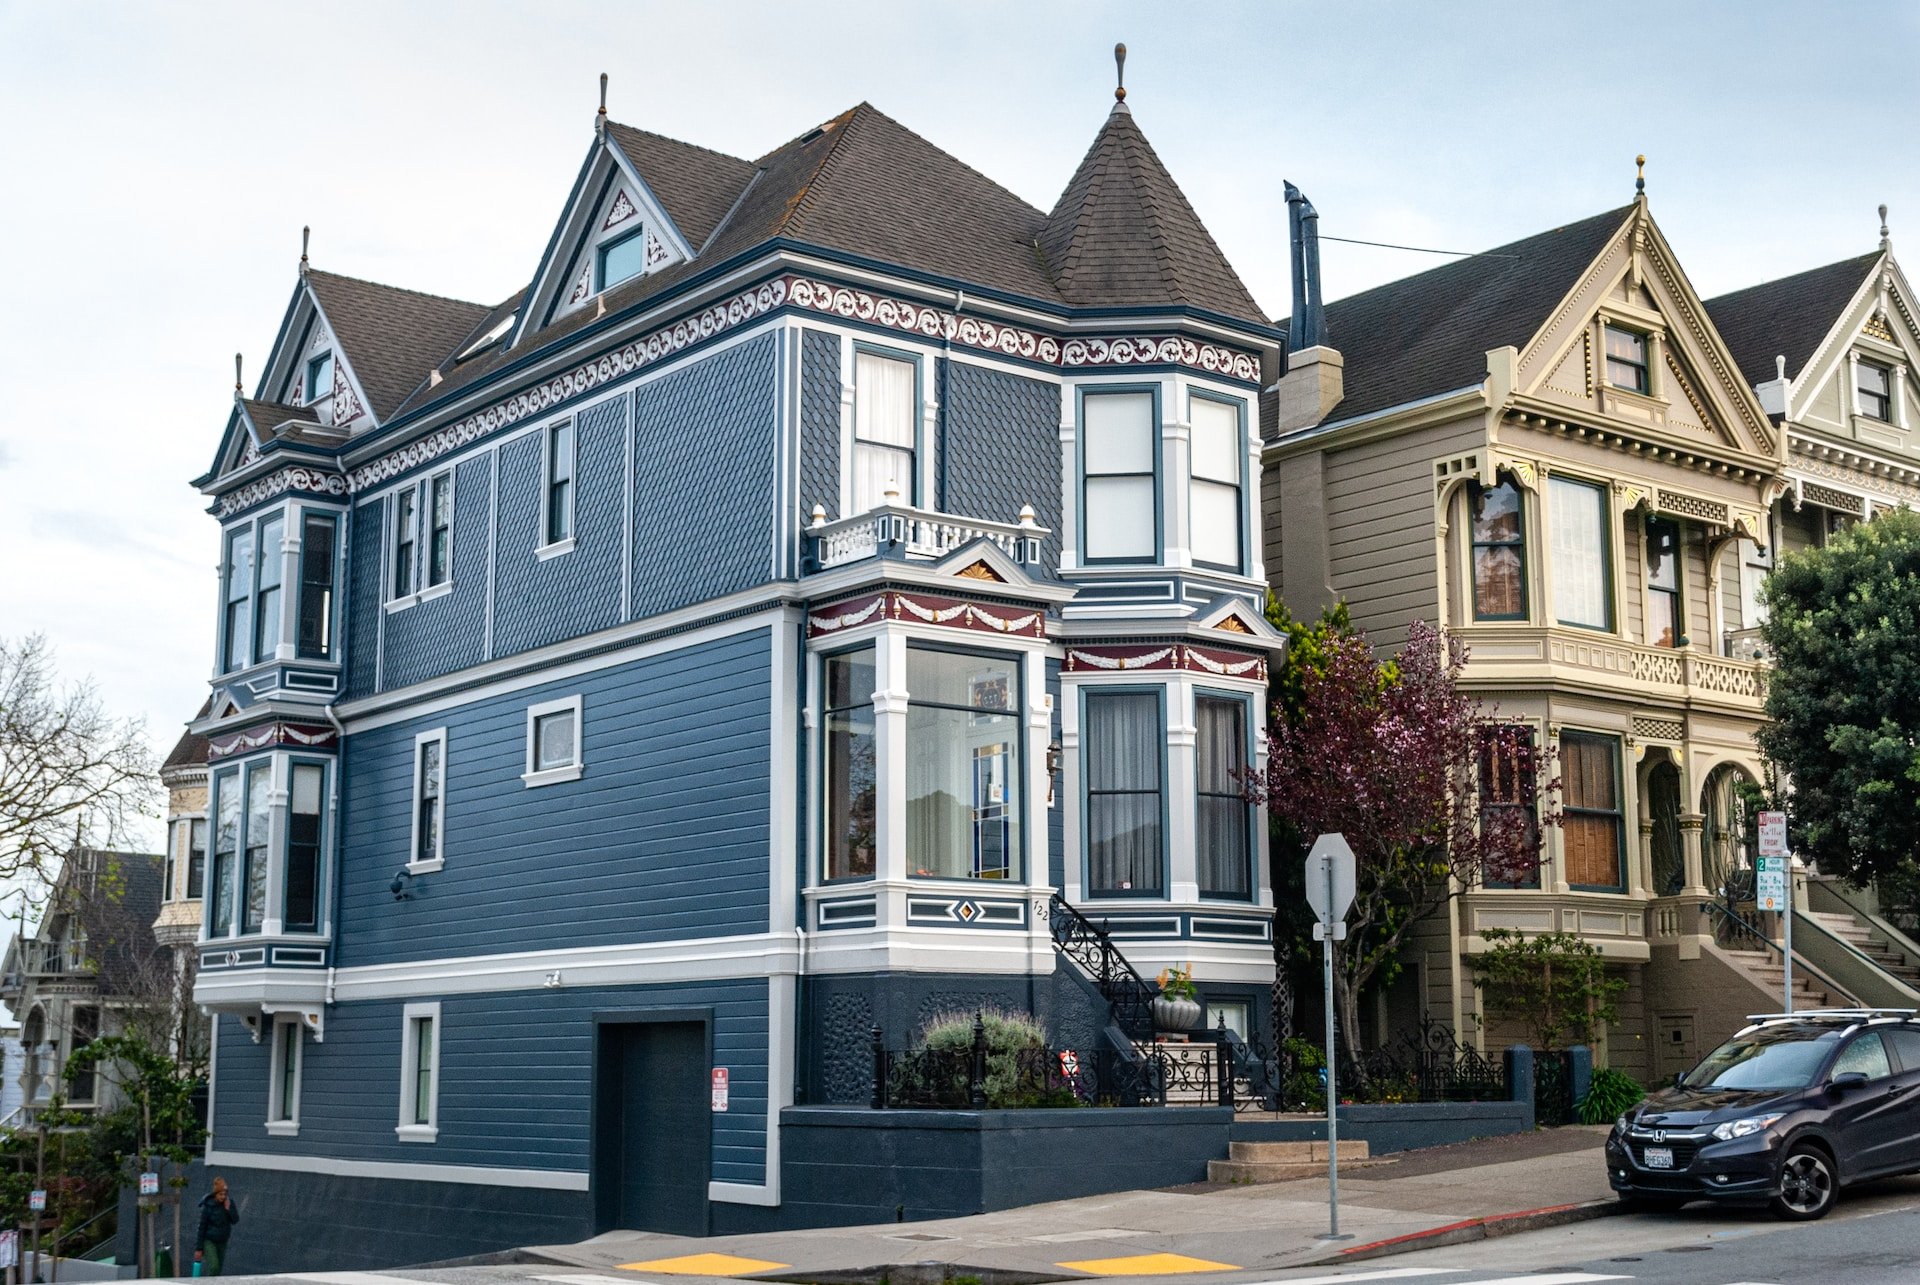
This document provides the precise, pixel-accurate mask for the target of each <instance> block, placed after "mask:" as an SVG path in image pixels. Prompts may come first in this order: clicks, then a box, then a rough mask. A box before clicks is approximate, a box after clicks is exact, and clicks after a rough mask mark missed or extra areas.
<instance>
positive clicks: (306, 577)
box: [296, 516, 334, 660]
mask: <svg viewBox="0 0 1920 1285" xmlns="http://www.w3.org/2000/svg"><path fill="white" fill-rule="evenodd" d="M333 536H334V520H333V519H332V518H331V517H326V516H309V517H307V519H306V520H305V521H304V522H303V523H302V524H301V536H300V624H299V640H298V642H297V643H296V651H297V654H298V655H300V656H301V657H303V658H307V659H313V660H324V659H326V658H327V657H328V656H330V655H332V654H333V560H334V559H333V543H334V542H333Z"/></svg>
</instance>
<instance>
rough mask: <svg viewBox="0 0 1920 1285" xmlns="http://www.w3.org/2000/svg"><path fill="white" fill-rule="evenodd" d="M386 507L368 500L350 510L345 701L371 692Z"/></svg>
mask: <svg viewBox="0 0 1920 1285" xmlns="http://www.w3.org/2000/svg"><path fill="white" fill-rule="evenodd" d="M385 516H386V506H385V505H384V504H383V503H382V502H381V501H379V500H368V501H366V502H365V503H363V504H360V505H357V506H356V507H355V508H354V510H353V549H352V558H351V563H352V565H351V572H352V575H353V580H352V583H351V584H349V585H348V587H347V602H346V609H347V628H346V636H347V680H346V685H347V692H346V694H347V698H348V699H349V700H352V699H354V698H356V697H360V696H369V695H371V694H372V693H373V675H374V662H375V661H376V660H378V659H379V656H378V653H377V651H376V648H377V646H378V644H379V640H380V635H379V628H380V527H381V523H382V520H383V519H384V517H385Z"/></svg>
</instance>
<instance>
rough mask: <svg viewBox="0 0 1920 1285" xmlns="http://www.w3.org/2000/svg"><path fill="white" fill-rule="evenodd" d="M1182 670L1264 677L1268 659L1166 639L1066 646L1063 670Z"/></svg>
mask: <svg viewBox="0 0 1920 1285" xmlns="http://www.w3.org/2000/svg"><path fill="white" fill-rule="evenodd" d="M1155 670H1161V671H1184V672H1188V673H1200V674H1211V675H1213V676H1214V677H1215V678H1244V679H1249V680H1251V681H1253V682H1259V683H1264V682H1266V681H1267V662H1266V660H1265V659H1263V658H1262V657H1259V656H1248V655H1245V654H1244V653H1241V652H1236V651H1221V650H1217V649H1215V648H1212V647H1195V646H1193V645H1192V644H1190V643H1167V644H1164V645H1161V646H1157V647H1069V648H1067V661H1066V665H1065V667H1064V669H1063V672H1065V673H1068V674H1117V673H1138V672H1142V671H1148V672H1151V671H1155Z"/></svg>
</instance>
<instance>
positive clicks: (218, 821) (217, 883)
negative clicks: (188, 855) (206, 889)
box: [207, 769, 244, 937]
mask: <svg viewBox="0 0 1920 1285" xmlns="http://www.w3.org/2000/svg"><path fill="white" fill-rule="evenodd" d="M213 796H214V811H213V816H214V826H213V899H212V905H211V906H209V907H208V913H207V935H208V936H209V937H225V936H228V935H229V934H231V933H232V932H233V872H234V867H235V865H236V863H237V862H238V861H239V859H240V808H241V804H242V803H243V801H244V800H243V798H242V796H241V793H240V773H239V771H238V770H237V769H229V770H228V771H225V772H216V773H214V776H213Z"/></svg>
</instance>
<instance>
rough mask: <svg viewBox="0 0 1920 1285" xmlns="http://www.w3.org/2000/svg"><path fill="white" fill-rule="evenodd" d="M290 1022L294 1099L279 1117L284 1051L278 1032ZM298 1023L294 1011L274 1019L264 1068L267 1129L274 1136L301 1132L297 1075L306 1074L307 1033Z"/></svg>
mask: <svg viewBox="0 0 1920 1285" xmlns="http://www.w3.org/2000/svg"><path fill="white" fill-rule="evenodd" d="M289 1026H291V1027H292V1028H293V1030H294V1036H293V1103H292V1109H291V1110H288V1111H287V1112H286V1115H287V1118H286V1119H284V1120H282V1119H281V1118H280V1114H281V1110H282V1108H283V1107H284V1106H285V1105H286V1104H284V1103H282V1102H281V1101H280V1082H281V1072H283V1071H284V1070H285V1069H286V1068H285V1066H284V1065H283V1064H282V1062H281V1058H282V1057H284V1056H285V1054H284V1051H283V1050H282V1048H281V1045H280V1040H281V1034H280V1032H281V1031H282V1030H284V1029H285V1028H287V1027H289ZM300 1027H301V1022H300V1017H299V1015H298V1014H297V1013H296V1014H289V1015H282V1016H277V1017H275V1018H274V1019H273V1032H272V1041H273V1042H272V1045H271V1054H270V1058H269V1063H268V1071H267V1132H268V1133H269V1134H270V1135H272V1136H273V1137H276V1138H297V1137H299V1136H300V1077H301V1076H302V1075H303V1074H305V1072H306V1065H307V1039H306V1033H305V1032H304V1031H302V1030H301V1029H300Z"/></svg>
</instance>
